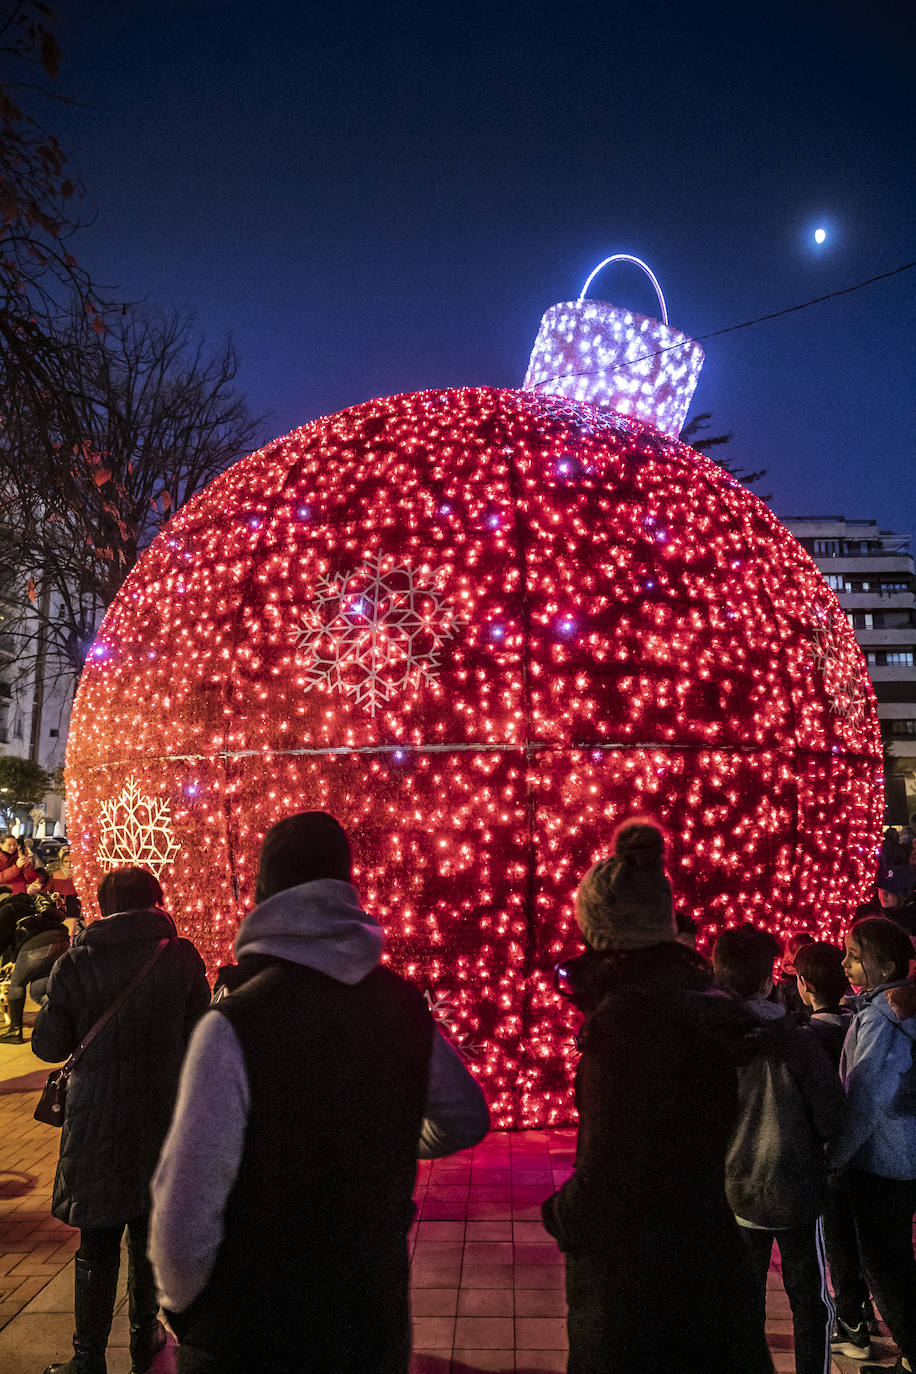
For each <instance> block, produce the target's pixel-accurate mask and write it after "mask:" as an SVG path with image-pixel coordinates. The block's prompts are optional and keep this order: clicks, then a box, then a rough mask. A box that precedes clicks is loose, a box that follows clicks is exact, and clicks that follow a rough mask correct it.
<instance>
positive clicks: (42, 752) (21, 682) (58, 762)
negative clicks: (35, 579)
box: [0, 596, 74, 835]
mask: <svg viewBox="0 0 916 1374" xmlns="http://www.w3.org/2000/svg"><path fill="white" fill-rule="evenodd" d="M38 625H39V622H38V619H37V617H36V616H35V615H34V614H32V613H31V611H30V609H29V607H28V606H25V607H23V606H22V605H19V604H17V603H16V602H13V601H10V600H7V599H5V598H3V597H2V596H0V754H6V755H15V756H16V757H17V758H26V759H32V760H33V761H34V762H36V763H38V764H40V765H41V767H42V768H45V769H47V771H48V772H49V773H53V772H54V771H55V769H57V768H60V767H62V766H63V762H64V753H65V751H66V746H67V729H68V727H69V723H70V710H71V707H72V705H73V692H74V678H73V675H72V673H70V672H69V671H68V670H67V668H66V665H64V664H62V663H61V662H60V661H59V660H57V659H56V657H55V656H54V655H53V654H50V653H47V652H42V651H41V648H40V640H39V638H38ZM0 800H2V799H0ZM44 809H45V814H46V818H47V819H46V821H45V822H44V824H43V825H42V826H41V827H40V829H41V830H43V831H44V833H46V834H49V835H50V834H53V833H54V832H55V830H57V831H60V830H61V829H62V827H63V824H64V805H63V799H62V798H61V797H58V796H56V795H54V794H50V795H49V796H47V797H46V798H45V802H44ZM17 815H20V813H17ZM20 819H22V820H23V821H27V819H28V818H27V817H26V815H25V813H21V815H20Z"/></svg>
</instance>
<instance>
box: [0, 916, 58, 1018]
mask: <svg viewBox="0 0 916 1374" xmlns="http://www.w3.org/2000/svg"><path fill="white" fill-rule="evenodd" d="M23 895H24V897H25V900H26V901H28V902H30V903H32V904H33V905H32V910H31V911H30V912H29V914H27V915H26V916H24V917H23V918H22V919H21V920H20V921H17V923H16V928H15V931H14V933H13V952H14V954H15V958H16V962H15V965H14V967H13V973H12V977H11V978H10V986H9V992H8V994H7V997H8V1002H9V1013H10V1028H9V1030H8V1031H7V1033H6V1034H5V1035H0V1044H7V1045H10V1044H13V1045H21V1044H22V1041H23V1035H22V1019H23V1014H24V1012H25V998H26V992H27V991H28V989H29V987H31V989H32V997H33V998H34V999H35V1001H36V1002H41V1001H42V999H43V997H44V995H45V991H46V989H47V984H48V976H49V974H50V973H51V970H52V969H53V967H54V965H55V964H56V963H57V960H58V959H59V958H60V956H61V955H62V954H63V953H64V951H65V950H66V949H68V948H69V945H70V933H69V931H68V930H67V927H66V926H65V925H64V919H63V911H62V910H60V908H59V907H58V905H57V903H56V902H55V901H54V899H53V898H49V897H42V896H36V897H28V896H25V894H23ZM15 901H17V898H15V897H11V898H10V902H11V903H12V902H15Z"/></svg>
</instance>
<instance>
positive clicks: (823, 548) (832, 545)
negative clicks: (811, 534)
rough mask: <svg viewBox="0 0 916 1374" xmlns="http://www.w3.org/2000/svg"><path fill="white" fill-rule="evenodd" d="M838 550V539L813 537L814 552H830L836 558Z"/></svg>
mask: <svg viewBox="0 0 916 1374" xmlns="http://www.w3.org/2000/svg"><path fill="white" fill-rule="evenodd" d="M839 551H840V541H839V540H838V539H815V541H814V552H815V553H816V554H818V553H819V554H830V556H831V557H832V558H836V556H837V554H838V553H839Z"/></svg>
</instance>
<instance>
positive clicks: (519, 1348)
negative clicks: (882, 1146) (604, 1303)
mask: <svg viewBox="0 0 916 1374" xmlns="http://www.w3.org/2000/svg"><path fill="white" fill-rule="evenodd" d="M48 1069H49V1066H47V1065H39V1064H38V1061H37V1060H36V1059H35V1058H34V1057H33V1056H32V1053H31V1051H30V1049H29V1046H28V1044H27V1043H26V1044H25V1045H22V1046H15V1045H0V1371H2V1374H41V1371H42V1370H43V1369H44V1368H45V1366H46V1365H47V1364H48V1363H50V1362H51V1361H52V1360H61V1359H67V1358H68V1356H69V1353H70V1350H71V1345H70V1340H71V1334H72V1330H73V1315H72V1293H73V1270H72V1255H73V1251H74V1250H75V1248H76V1245H77V1240H78V1236H77V1233H76V1232H75V1231H72V1230H71V1229H70V1227H68V1226H64V1225H63V1224H62V1223H60V1222H58V1221H55V1220H54V1219H53V1218H52V1217H51V1214H50V1198H51V1187H52V1184H53V1181H54V1168H55V1164H56V1160H57V1150H58V1144H59V1140H60V1134H59V1132H58V1131H57V1130H55V1129H54V1128H53V1127H51V1126H42V1125H40V1124H39V1123H38V1122H37V1121H34V1120H33V1119H32V1111H33V1109H34V1105H35V1102H36V1100H37V1097H38V1093H39V1090H40V1088H41V1085H42V1083H43V1082H44V1079H45V1077H46V1075H47V1073H48ZM574 1145H575V1131H573V1130H553V1131H520V1132H516V1133H512V1134H506V1133H499V1132H493V1133H492V1134H491V1135H490V1136H488V1137H487V1139H486V1140H485V1141H484V1142H483V1144H482V1145H479V1146H477V1148H476V1149H474V1150H468V1151H466V1152H465V1153H463V1154H461V1155H454V1156H452V1158H450V1159H444V1160H437V1161H435V1162H434V1163H432V1164H429V1163H422V1164H421V1165H420V1168H419V1175H418V1180H417V1203H418V1208H419V1211H418V1219H417V1222H416V1224H415V1226H414V1228H413V1232H412V1247H413V1261H412V1292H413V1298H412V1301H413V1317H414V1322H413V1326H414V1357H413V1363H412V1367H411V1374H540V1372H542V1371H562V1370H565V1368H566V1325H565V1310H566V1309H565V1300H564V1292H563V1265H562V1258H561V1256H560V1254H559V1253H558V1251H557V1249H556V1246H555V1245H554V1244H553V1241H552V1240H551V1239H550V1237H549V1236H548V1235H547V1233H546V1232H545V1231H544V1229H543V1227H542V1226H541V1223H540V1203H541V1200H542V1199H543V1198H544V1197H545V1196H546V1195H547V1194H548V1193H549V1192H550V1191H551V1190H552V1189H553V1188H554V1187H555V1186H556V1185H557V1184H558V1183H560V1182H562V1180H563V1179H564V1178H566V1177H567V1175H568V1173H569V1171H570V1169H571V1168H572V1158H573V1150H574ZM126 1268H127V1262H126V1258H125V1259H124V1263H123V1264H122V1281H121V1290H120V1296H119V1300H118V1308H117V1310H116V1312H115V1321H114V1326H113V1329H112V1335H111V1342H110V1344H109V1351H108V1369H109V1374H128V1371H129V1369H130V1356H129V1353H128V1350H127V1339H128V1332H127V1312H126V1306H125V1302H124V1283H125V1277H126ZM770 1285H771V1287H770V1295H769V1302H768V1322H767V1334H768V1337H769V1341H770V1347H771V1349H772V1351H773V1357H774V1361H775V1365H776V1369H777V1371H778V1372H779V1374H789V1371H792V1370H793V1369H794V1367H795V1366H794V1359H793V1353H792V1323H791V1319H790V1315H789V1306H788V1302H787V1300H786V1297H785V1293H784V1292H783V1289H782V1285H781V1284H780V1282H779V1275H778V1272H777V1270H776V1269H775V1268H773V1269H771V1271H770ZM651 1338H652V1337H651V1332H647V1333H646V1340H647V1343H648V1342H649V1341H651ZM891 1350H892V1347H891V1345H890V1343H889V1342H888V1341H886V1340H885V1341H881V1342H876V1343H875V1346H874V1354H873V1357H872V1358H873V1362H875V1363H885V1364H888V1365H893V1362H894V1361H893V1356H892V1354H891ZM154 1369H155V1370H156V1371H157V1374H172V1371H173V1370H174V1352H173V1350H172V1349H171V1347H170V1348H169V1349H167V1350H165V1351H163V1352H162V1354H161V1355H160V1357H159V1360H158V1361H157V1362H156V1365H155V1366H154ZM834 1369H835V1370H841V1371H842V1374H850V1371H852V1370H855V1369H861V1365H857V1364H856V1363H855V1362H853V1361H849V1360H845V1359H842V1360H837V1361H835V1362H834ZM265 1374H269V1371H266V1372H265ZM329 1374H330V1371H329ZM367 1374H369V1371H367ZM736 1374H738V1371H736Z"/></svg>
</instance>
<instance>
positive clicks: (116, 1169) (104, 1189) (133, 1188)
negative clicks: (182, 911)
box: [32, 868, 210, 1374]
mask: <svg viewBox="0 0 916 1374" xmlns="http://www.w3.org/2000/svg"><path fill="white" fill-rule="evenodd" d="M98 901H99V910H100V911H101V913H102V916H103V918H104V919H103V920H101V921H95V922H93V923H92V924H91V925H89V926H87V928H86V929H85V930H84V931H83V932H82V933H81V934H80V935H78V936H77V939H76V941H75V943H74V945H73V946H72V948H71V949H70V950H68V952H67V953H66V954H65V955H64V956H63V957H62V958H61V959H59V960H58V962H57V964H56V965H55V967H54V971H53V973H52V975H51V979H50V983H49V987H48V1002H47V1005H46V1006H45V1007H44V1008H43V1009H42V1010H41V1011H40V1012H39V1014H38V1018H37V1020H36V1022H35V1026H34V1028H33V1031H32V1049H33V1050H34V1052H35V1054H37V1055H38V1057H39V1059H44V1060H47V1061H48V1062H50V1063H57V1062H59V1061H60V1060H62V1059H66V1058H67V1057H68V1056H69V1055H70V1054H72V1053H73V1051H74V1050H75V1049H76V1048H77V1046H78V1045H79V1044H80V1042H81V1041H82V1039H83V1038H84V1036H85V1035H86V1034H87V1033H88V1032H89V1030H90V1029H91V1028H92V1027H93V1026H94V1025H95V1023H96V1021H98V1019H99V1017H101V1016H102V1015H103V1013H104V1012H105V1011H106V1009H107V1008H108V1007H110V1006H111V1004H112V1003H113V1002H114V1001H115V1000H116V998H117V997H118V996H119V994H120V993H121V992H122V991H123V990H124V989H125V988H126V987H127V986H128V985H129V984H130V982H131V981H132V979H133V978H134V977H135V975H136V974H137V973H138V972H139V971H140V970H141V969H142V968H143V966H144V965H145V964H146V963H147V961H148V960H149V959H150V957H151V956H152V954H153V953H154V951H156V950H157V948H159V946H160V945H161V949H160V950H159V953H158V957H157V958H156V961H155V963H154V964H153V965H152V967H151V968H150V969H149V971H148V972H147V974H146V975H145V977H144V978H143V981H142V982H141V983H140V984H139V986H137V987H135V988H134V989H133V991H132V992H131V993H130V996H129V997H128V999H127V1000H126V1001H125V1003H124V1005H123V1006H122V1007H121V1008H120V1009H119V1010H118V1012H117V1013H116V1015H115V1016H114V1017H113V1018H112V1020H111V1021H109V1022H108V1023H107V1025H106V1026H105V1027H104V1028H103V1029H102V1030H101V1032H100V1033H99V1035H98V1037H97V1038H96V1039H94V1040H93V1041H92V1043H91V1044H90V1045H89V1046H88V1048H87V1049H86V1051H85V1053H84V1054H83V1055H82V1056H81V1057H80V1059H79V1060H78V1062H77V1064H76V1065H75V1067H74V1069H73V1072H72V1074H71V1077H70V1084H69V1090H68V1093H67V1106H66V1116H65V1119H64V1126H63V1131H62V1134H61V1142H60V1160H59V1162H58V1166H57V1176H56V1178H55V1180H54V1193H53V1199H52V1205H51V1211H52V1213H53V1215H54V1216H55V1217H57V1218H58V1219H59V1220H61V1221H65V1222H67V1224H68V1225H69V1226H78V1227H79V1228H80V1247H79V1249H78V1251H77V1253H76V1284H75V1309H76V1322H75V1325H76V1330H75V1333H74V1336H73V1350H74V1354H73V1358H72V1359H71V1360H69V1361H68V1362H67V1363H65V1364H53V1365H49V1366H48V1369H47V1370H46V1371H45V1374H105V1368H106V1365H105V1349H106V1346H107V1344H108V1335H109V1332H110V1329H111V1320H112V1314H113V1312H114V1303H115V1294H116V1289H117V1282H118V1268H119V1263H120V1247H121V1236H122V1234H123V1232H124V1228H125V1227H126V1228H127V1247H128V1261H129V1270H128V1306H129V1313H130V1351H131V1360H132V1369H133V1370H134V1371H137V1374H140V1372H141V1371H144V1370H147V1369H148V1368H149V1366H150V1365H151V1364H152V1362H153V1359H154V1358H155V1355H156V1352H157V1350H159V1349H160V1348H161V1346H162V1345H163V1344H164V1341H165V1331H164V1328H163V1327H162V1326H161V1325H160V1323H159V1321H158V1311H159V1304H158V1301H157V1299H156V1292H155V1284H154V1280H153V1275H152V1270H151V1268H150V1265H149V1261H148V1259H147V1257H146V1248H147V1225H148V1214H149V1208H150V1196H149V1184H150V1179H151V1178H152V1175H153V1171H154V1169H155V1167H156V1161H157V1159H158V1157H159V1150H160V1148H161V1146H162V1142H163V1140H164V1139H165V1136H166V1132H167V1131H168V1128H169V1122H170V1120H171V1116H172V1108H173V1106H174V1102H175V1095H176V1092H177V1088H178V1077H179V1072H180V1069H181V1062H182V1058H183V1056H184V1051H185V1047H186V1045H187V1042H188V1038H189V1036H190V1033H191V1030H192V1028H193V1026H194V1023H195V1021H196V1020H197V1018H198V1017H199V1016H200V1014H201V1013H202V1012H203V1011H204V1009H205V1008H206V1006H207V1005H208V1003H209V1001H210V989H209V986H208V984H207V978H206V973H205V971H204V964H203V960H202V959H201V957H200V955H199V954H198V953H197V950H196V949H195V948H194V946H193V945H192V944H191V942H190V941H189V940H182V939H179V938H178V935H177V932H176V930H175V924H174V922H173V921H172V918H171V917H170V916H169V915H167V913H166V912H165V911H164V910H163V896H162V889H161V887H160V886H159V883H158V882H157V881H156V879H155V878H154V877H153V875H152V874H151V873H148V872H146V870H145V869H141V868H122V869H115V870H114V871H112V872H111V873H108V874H106V876H105V877H104V878H103V879H102V882H101V883H100V884H99V889H98ZM163 942H164V943H163Z"/></svg>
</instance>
